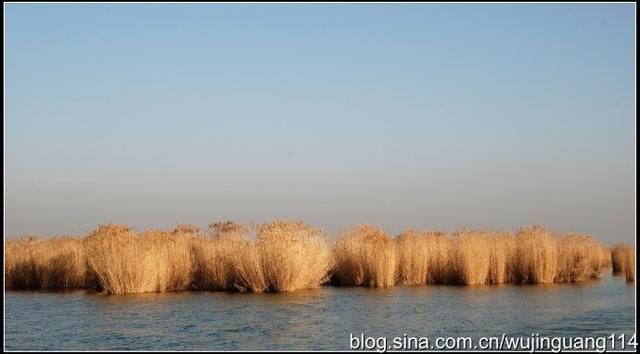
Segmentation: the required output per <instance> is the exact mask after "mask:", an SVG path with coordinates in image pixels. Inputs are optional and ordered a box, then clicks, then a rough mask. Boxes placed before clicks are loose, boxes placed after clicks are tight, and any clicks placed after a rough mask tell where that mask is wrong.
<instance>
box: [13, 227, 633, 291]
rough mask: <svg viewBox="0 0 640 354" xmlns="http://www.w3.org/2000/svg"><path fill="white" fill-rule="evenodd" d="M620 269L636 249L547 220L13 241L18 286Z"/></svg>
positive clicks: (296, 283)
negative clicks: (421, 228) (509, 225)
mask: <svg viewBox="0 0 640 354" xmlns="http://www.w3.org/2000/svg"><path fill="white" fill-rule="evenodd" d="M608 263H610V264H611V266H612V268H613V271H614V273H619V272H624V273H625V276H626V279H627V281H630V282H632V281H634V280H635V252H634V249H633V248H631V247H628V246H624V245H619V246H616V247H615V248H613V249H612V250H609V249H606V248H604V247H603V246H602V245H600V244H599V243H598V242H596V240H595V239H593V238H592V237H591V236H588V235H578V234H566V235H558V234H555V233H553V232H551V231H549V230H547V229H545V228H543V227H540V226H534V227H530V228H521V229H519V230H518V231H517V233H516V235H515V236H513V235H512V234H511V233H508V232H500V231H498V232H490V231H477V230H469V229H461V230H458V231H456V232H455V233H454V234H453V235H452V237H451V238H449V237H447V236H446V235H445V234H444V233H442V232H438V231H425V232H416V231H412V230H407V231H404V232H403V233H402V234H401V235H399V236H398V237H397V238H395V239H392V238H390V237H389V236H387V235H386V234H385V233H384V231H383V230H382V229H379V228H377V227H373V226H369V225H362V226H358V227H355V228H353V229H350V230H347V231H345V232H344V233H342V234H341V235H339V237H338V238H337V239H336V242H335V244H334V245H333V248H331V246H330V245H329V243H328V240H327V235H326V234H325V233H324V232H323V231H321V230H319V229H316V228H314V227H311V226H309V225H306V224H304V223H302V222H300V221H279V220H276V221H272V222H270V223H265V224H258V225H256V224H253V225H251V226H249V227H247V226H244V225H240V224H237V223H234V222H231V221H220V222H216V223H212V224H211V225H210V226H209V229H208V232H207V233H206V235H200V234H199V229H198V228H197V227H196V226H192V225H178V226H176V228H175V229H174V230H172V231H170V230H165V231H163V230H147V231H144V232H143V233H140V234H139V233H136V232H134V231H133V230H132V229H131V227H129V226H123V225H113V224H109V225H102V226H99V227H98V228H97V229H96V230H94V231H92V232H91V233H89V234H88V235H87V237H86V238H85V239H77V238H73V237H56V238H51V239H39V238H37V237H32V236H27V237H23V238H22V239H19V240H6V241H5V280H6V283H5V284H6V285H5V286H6V287H7V288H50V289H69V288H90V289H96V290H98V291H100V292H102V293H108V294H128V293H141V292H157V291H160V292H161V291H178V290H186V289H194V290H226V291H241V292H288V291H296V290H300V289H307V288H315V287H319V286H321V285H322V284H324V283H326V282H327V281H328V280H329V279H331V280H332V281H333V283H334V284H336V285H352V286H353V285H355V286H369V287H388V286H393V285H395V284H396V283H399V284H403V285H425V284H463V285H481V284H502V283H518V284H538V283H553V282H578V281H584V280H588V279H592V278H597V277H599V275H600V272H601V270H602V267H605V266H607V265H608Z"/></svg>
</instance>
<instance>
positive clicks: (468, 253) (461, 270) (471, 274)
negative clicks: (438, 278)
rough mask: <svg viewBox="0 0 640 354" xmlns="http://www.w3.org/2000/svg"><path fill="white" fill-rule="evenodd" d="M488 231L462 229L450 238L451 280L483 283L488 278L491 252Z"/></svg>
mask: <svg viewBox="0 0 640 354" xmlns="http://www.w3.org/2000/svg"><path fill="white" fill-rule="evenodd" d="M489 241H490V236H489V233H488V232H486V231H473V230H467V229H462V230H458V231H456V232H454V233H453V237H452V239H451V264H452V271H453V278H452V281H453V282H454V283H456V284H464V285H483V284H485V283H486V282H487V280H488V279H489V266H490V261H491V252H490V249H489V247H488V244H489Z"/></svg>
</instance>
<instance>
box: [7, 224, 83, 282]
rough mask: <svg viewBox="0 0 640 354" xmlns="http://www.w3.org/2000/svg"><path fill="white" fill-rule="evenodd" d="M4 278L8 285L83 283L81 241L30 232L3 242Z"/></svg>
mask: <svg viewBox="0 0 640 354" xmlns="http://www.w3.org/2000/svg"><path fill="white" fill-rule="evenodd" d="M5 245H6V248H5V267H6V268H5V280H6V286H7V287H9V288H43V289H72V288H83V287H85V281H86V267H85V261H86V260H85V254H84V249H83V247H82V241H81V240H79V239H77V238H73V237H69V236H63V237H54V238H50V239H38V238H37V237H34V236H27V237H23V238H22V239H19V240H8V241H6V242H5Z"/></svg>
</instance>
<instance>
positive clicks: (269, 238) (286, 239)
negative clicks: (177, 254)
mask: <svg viewBox="0 0 640 354" xmlns="http://www.w3.org/2000/svg"><path fill="white" fill-rule="evenodd" d="M209 229H210V232H211V233H212V235H211V237H209V238H204V239H198V240H195V242H194V243H193V246H192V250H193V252H194V255H195V258H196V264H197V267H196V269H195V273H194V274H195V276H194V279H195V282H194V284H195V287H196V288H200V289H212V290H238V291H243V292H263V291H270V292H289V291H296V290H301V289H308V288H317V287H319V286H321V285H322V284H324V283H325V282H326V281H327V280H328V279H329V274H330V270H331V267H332V265H333V259H332V254H331V249H330V247H329V244H328V241H327V236H326V235H325V234H324V233H323V232H322V231H321V230H319V229H316V228H314V227H311V226H309V225H306V224H304V223H302V222H300V221H280V220H276V221H273V222H271V223H266V224H263V225H258V226H254V227H253V228H247V227H244V226H241V225H237V224H235V223H232V222H220V223H216V224H212V225H211V226H210V228H209ZM252 229H253V230H252ZM251 231H255V235H254V236H253V237H251V236H250V235H249V234H250V232H251Z"/></svg>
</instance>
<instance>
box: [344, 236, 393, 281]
mask: <svg viewBox="0 0 640 354" xmlns="http://www.w3.org/2000/svg"><path fill="white" fill-rule="evenodd" d="M334 255H335V261H336V266H335V269H334V272H333V276H334V279H335V282H336V283H337V284H339V285H352V286H354V285H355V286H368V287H388V286H393V285H395V280H396V245H395V242H394V241H393V239H392V238H391V237H389V236H388V235H387V234H386V233H385V232H384V231H383V230H382V229H380V228H377V227H375V226H371V225H360V226H357V227H355V228H353V229H350V230H347V231H345V232H344V233H342V234H341V235H340V236H339V237H338V239H337V240H336V245H335V248H334Z"/></svg>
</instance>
